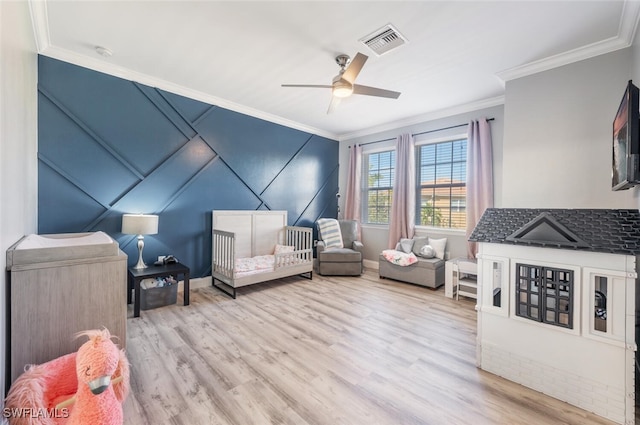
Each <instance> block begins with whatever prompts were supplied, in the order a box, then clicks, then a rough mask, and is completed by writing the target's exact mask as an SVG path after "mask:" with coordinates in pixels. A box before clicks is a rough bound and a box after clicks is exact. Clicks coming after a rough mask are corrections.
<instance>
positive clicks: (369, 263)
mask: <svg viewBox="0 0 640 425" xmlns="http://www.w3.org/2000/svg"><path fill="white" fill-rule="evenodd" d="M362 264H364V267H365V268H366V269H373V270H378V262H377V261H373V260H362Z"/></svg>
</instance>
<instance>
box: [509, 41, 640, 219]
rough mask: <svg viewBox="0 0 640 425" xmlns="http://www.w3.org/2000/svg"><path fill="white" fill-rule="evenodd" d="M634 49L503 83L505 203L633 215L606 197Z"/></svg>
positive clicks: (633, 201)
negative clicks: (610, 210)
mask: <svg viewBox="0 0 640 425" xmlns="http://www.w3.org/2000/svg"><path fill="white" fill-rule="evenodd" d="M631 62H632V54H631V48H627V49H623V50H618V51H615V52H612V53H608V54H605V55H601V56H597V57H594V58H591V59H587V60H583V61H580V62H576V63H573V64H570V65H565V66H562V67H559V68H555V69H552V70H549V71H545V72H541V73H538V74H534V75H530V76H527V77H523V78H519V79H516V80H512V81H508V82H507V84H506V92H505V112H504V121H505V124H504V144H503V149H504V150H503V153H502V156H503V175H502V179H501V180H502V190H503V193H502V197H501V199H502V203H503V205H502V206H504V207H520V208H523V207H524V208H638V198H639V195H638V194H639V191H638V189H630V190H626V191H618V192H614V191H612V190H611V149H612V147H611V143H612V134H611V133H612V123H613V118H614V116H615V114H616V112H617V110H618V106H619V104H620V100H621V99H622V95H623V93H624V90H625V87H626V84H627V81H628V80H629V79H630V77H631Z"/></svg>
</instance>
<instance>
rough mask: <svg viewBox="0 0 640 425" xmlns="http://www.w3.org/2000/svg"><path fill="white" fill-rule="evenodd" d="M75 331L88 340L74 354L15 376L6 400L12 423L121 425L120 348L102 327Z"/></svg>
mask: <svg viewBox="0 0 640 425" xmlns="http://www.w3.org/2000/svg"><path fill="white" fill-rule="evenodd" d="M78 336H88V337H89V341H87V342H85V343H84V344H83V345H82V346H81V347H80V349H79V350H78V352H77V353H71V354H67V355H66V356H62V357H59V358H57V359H55V360H52V361H50V362H47V363H43V364H41V365H37V366H31V367H30V368H29V369H28V370H27V371H25V373H23V374H22V375H21V376H19V377H18V379H16V381H15V382H14V383H13V385H12V386H11V389H10V390H9V395H8V396H7V399H6V403H5V414H6V413H9V423H10V424H11V425H88V424H91V425H122V423H123V415H122V403H123V402H124V400H125V399H126V397H127V394H128V392H129V362H128V361H127V358H126V357H125V355H124V351H123V350H120V349H118V347H117V346H116V345H115V344H114V343H113V341H111V335H110V334H109V331H108V330H106V329H103V330H91V331H86V332H81V333H79V334H78ZM114 379H115V380H117V383H112V380H114ZM70 399H71V400H70ZM67 405H68V406H67Z"/></svg>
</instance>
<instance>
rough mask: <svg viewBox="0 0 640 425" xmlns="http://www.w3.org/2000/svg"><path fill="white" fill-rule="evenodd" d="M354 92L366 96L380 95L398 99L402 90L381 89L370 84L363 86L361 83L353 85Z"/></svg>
mask: <svg viewBox="0 0 640 425" xmlns="http://www.w3.org/2000/svg"><path fill="white" fill-rule="evenodd" d="M353 94H364V95H366V96H378V97H388V98H390V99H397V98H398V97H400V94H401V93H400V92H397V91H391V90H384V89H379V88H376V87H369V86H361V85H359V84H354V85H353Z"/></svg>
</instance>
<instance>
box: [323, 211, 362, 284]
mask: <svg viewBox="0 0 640 425" xmlns="http://www.w3.org/2000/svg"><path fill="white" fill-rule="evenodd" d="M338 223H339V224H340V232H341V233H342V243H343V245H344V248H327V247H326V245H325V243H324V240H323V238H322V234H321V232H320V229H318V245H317V246H316V253H317V257H318V273H319V274H321V275H341V276H360V275H361V274H362V271H363V266H362V260H363V253H362V250H363V245H362V242H360V241H359V240H358V222H357V221H355V220H338Z"/></svg>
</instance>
